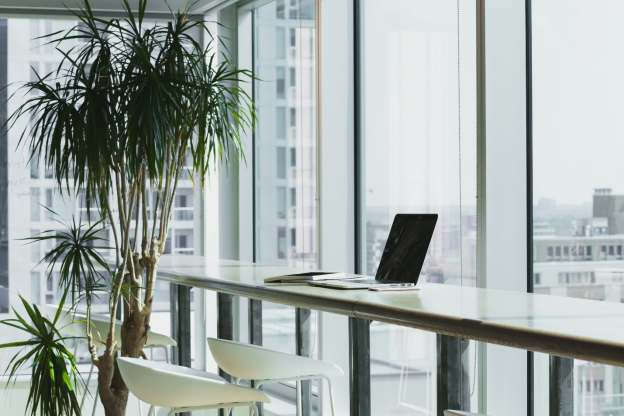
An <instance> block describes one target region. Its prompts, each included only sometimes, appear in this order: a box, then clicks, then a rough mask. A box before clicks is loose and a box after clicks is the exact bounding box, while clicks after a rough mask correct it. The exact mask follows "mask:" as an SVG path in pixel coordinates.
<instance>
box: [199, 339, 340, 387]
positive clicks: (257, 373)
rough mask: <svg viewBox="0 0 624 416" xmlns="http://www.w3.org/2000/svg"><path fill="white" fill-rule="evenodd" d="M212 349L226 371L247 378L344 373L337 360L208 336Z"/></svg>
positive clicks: (218, 362) (261, 378) (338, 374)
mask: <svg viewBox="0 0 624 416" xmlns="http://www.w3.org/2000/svg"><path fill="white" fill-rule="evenodd" d="M208 345H209V346H210V352H211V353H212V356H213V357H214V359H215V360H216V362H217V364H218V365H219V367H221V369H223V371H225V372H226V373H228V374H230V375H232V376H234V377H238V378H241V379H246V380H267V379H282V378H284V379H286V378H294V377H303V376H312V375H327V376H342V375H343V374H344V373H343V371H342V369H341V368H340V367H338V366H337V365H335V364H332V363H327V362H324V361H319V360H315V359H312V358H306V357H300V356H298V355H294V354H287V353H284V352H281V351H274V350H270V349H267V348H263V347H259V346H257V345H249V344H242V343H239V342H234V341H227V340H223V339H217V338H208Z"/></svg>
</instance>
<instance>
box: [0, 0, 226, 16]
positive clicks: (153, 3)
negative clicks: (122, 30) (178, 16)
mask: <svg viewBox="0 0 624 416" xmlns="http://www.w3.org/2000/svg"><path fill="white" fill-rule="evenodd" d="M128 1H129V2H130V5H131V6H132V8H133V9H135V10H136V9H137V8H138V4H139V0H128ZM225 2H226V0H190V1H188V4H190V10H191V12H192V13H197V14H199V13H205V12H206V11H208V10H210V9H213V8H215V7H217V6H219V5H220V4H222V3H225ZM228 3H229V1H228ZM81 4H82V1H81V0H1V1H0V13H2V14H6V13H8V14H38V15H40V14H45V13H50V14H59V13H65V12H66V11H67V7H69V8H71V9H77V8H79V7H80V5H81ZM89 4H90V5H91V8H92V9H93V10H94V11H98V12H102V13H117V12H121V11H122V10H123V9H122V3H121V0H89ZM186 5H187V0H167V1H166V2H165V0H147V10H146V12H147V13H148V14H152V15H162V14H169V13H170V12H169V8H171V9H172V10H173V11H177V10H180V9H183V8H184V7H185V6H186ZM66 6H67V7H66Z"/></svg>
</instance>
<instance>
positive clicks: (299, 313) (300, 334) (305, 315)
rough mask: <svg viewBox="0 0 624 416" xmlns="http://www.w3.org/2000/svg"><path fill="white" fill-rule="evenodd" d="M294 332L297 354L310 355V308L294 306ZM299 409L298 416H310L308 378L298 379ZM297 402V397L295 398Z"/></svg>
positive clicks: (310, 403)
mask: <svg viewBox="0 0 624 416" xmlns="http://www.w3.org/2000/svg"><path fill="white" fill-rule="evenodd" d="M295 317H296V318H295V319H296V325H295V327H296V334H297V355H300V356H302V357H311V356H312V346H313V344H314V335H315V334H314V328H313V327H312V312H311V311H310V309H302V308H296V310H295ZM299 383H300V386H301V388H300V391H299V392H298V393H299V394H300V395H301V397H300V399H301V400H300V403H301V409H300V412H298V413H297V414H298V415H300V416H312V382H311V381H310V380H305V381H300V382H299ZM297 399H298V400H297V401H298V402H299V397H298V398H297Z"/></svg>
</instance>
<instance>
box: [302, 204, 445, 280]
mask: <svg viewBox="0 0 624 416" xmlns="http://www.w3.org/2000/svg"><path fill="white" fill-rule="evenodd" d="M437 221H438V214H397V215H396V216H395V217H394V221H393V222H392V228H391V229H390V234H389V235H388V240H387V241H386V246H385V247H384V251H383V255H382V256H381V261H380V262H379V268H378V269H377V274H376V275H375V278H374V279H371V278H370V277H366V276H362V278H356V279H353V278H351V279H348V280H340V279H338V280H331V281H322V280H321V281H314V282H308V284H310V285H313V286H321V287H330V288H334V289H371V290H393V289H396V290H400V289H402V288H414V287H415V286H416V283H417V282H418V277H419V276H420V271H421V269H422V266H423V263H424V262H425V256H426V255H427V250H428V249H429V243H430V242H431V237H432V236H433V230H434V229H435V225H436V222H437ZM378 285H383V286H379V287H377V286H378Z"/></svg>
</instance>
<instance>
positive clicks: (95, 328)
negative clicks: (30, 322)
mask: <svg viewBox="0 0 624 416" xmlns="http://www.w3.org/2000/svg"><path fill="white" fill-rule="evenodd" d="M45 310H46V315H47V316H48V319H54V316H55V315H56V311H57V310H58V305H51V304H47V305H46V307H45ZM86 319H87V315H86V314H85V313H83V312H76V311H75V310H70V309H69V308H63V312H62V313H61V316H60V317H59V323H58V325H57V327H58V328H62V331H61V332H62V333H63V334H66V335H69V336H75V337H84V338H86V336H87V328H86V325H87V324H86V322H77V321H84V320H86ZM121 325H122V322H121V321H119V320H118V321H117V322H116V325H115V340H116V341H117V348H118V349H119V348H121ZM109 328H110V318H109V317H108V316H106V315H100V314H91V336H92V337H93V341H94V343H95V346H96V347H102V346H103V345H104V344H105V343H106V337H107V336H108V329H109ZM150 345H173V346H176V345H177V343H176V342H175V340H174V339H173V338H171V337H170V336H168V335H164V334H159V333H157V332H152V331H149V333H148V335H147V344H146V346H147V347H149V346H150Z"/></svg>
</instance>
